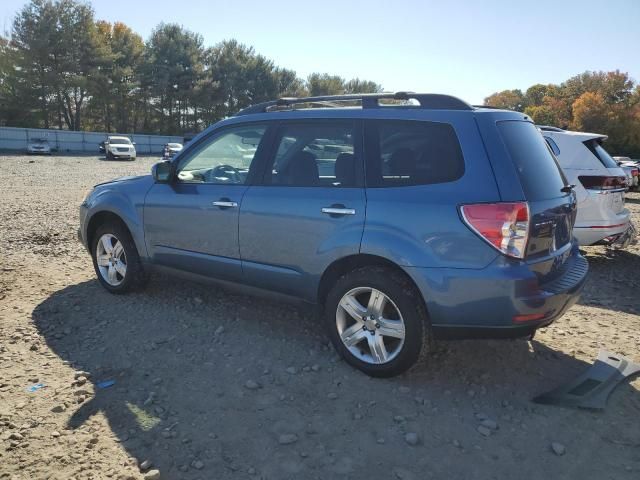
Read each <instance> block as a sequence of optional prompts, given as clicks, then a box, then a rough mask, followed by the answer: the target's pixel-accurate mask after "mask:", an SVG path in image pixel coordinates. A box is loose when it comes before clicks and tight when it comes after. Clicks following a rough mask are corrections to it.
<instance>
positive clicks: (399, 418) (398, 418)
mask: <svg viewBox="0 0 640 480" xmlns="http://www.w3.org/2000/svg"><path fill="white" fill-rule="evenodd" d="M393 421H394V422H396V423H404V421H405V418H404V417H403V416H402V415H396V416H395V417H393Z"/></svg>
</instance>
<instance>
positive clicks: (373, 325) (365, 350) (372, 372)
mask: <svg viewBox="0 0 640 480" xmlns="http://www.w3.org/2000/svg"><path fill="white" fill-rule="evenodd" d="M380 294H383V296H384V297H385V299H384V300H383V301H382V303H381V305H384V306H383V308H382V312H380V311H379V309H378V310H377V309H376V308H377V307H375V302H374V303H373V305H374V307H373V308H371V309H370V308H369V304H370V302H371V299H372V297H374V296H375V297H376V298H381V296H380ZM353 300H355V301H356V302H357V307H356V308H351V307H349V308H350V310H351V311H352V312H358V314H353V315H352V314H349V313H347V310H346V309H345V308H343V307H342V305H341V302H342V304H344V305H356V304H355V303H353ZM372 313H375V314H376V315H373V316H371V315H370V314H372ZM378 314H379V315H378ZM357 317H358V318H360V319H359V320H356V318H357ZM374 317H375V318H374ZM324 319H325V323H326V326H327V329H328V332H329V337H330V339H331V342H332V343H333V345H334V347H335V348H336V350H337V351H338V353H340V355H341V356H342V357H343V358H344V360H345V361H346V362H347V363H348V364H349V365H351V366H353V367H355V368H357V369H358V370H361V371H362V372H364V373H366V374H367V375H369V376H372V377H392V376H395V375H399V374H401V373H403V372H405V371H407V370H408V369H410V368H411V367H412V366H414V365H415V364H416V363H417V362H418V361H419V360H420V359H422V358H424V357H425V356H426V354H427V353H428V351H429V349H430V345H431V326H430V323H429V318H428V315H427V312H426V309H425V307H424V304H423V301H422V298H421V296H420V293H419V292H417V291H416V288H415V287H414V286H413V284H411V282H410V281H409V280H408V279H407V278H406V277H405V276H404V275H402V274H401V273H399V272H396V271H394V270H392V269H389V268H386V267H380V266H371V267H362V268H358V269H356V270H353V271H351V272H349V273H347V274H345V275H343V276H342V277H340V278H339V279H338V281H337V282H336V283H335V285H334V286H333V288H331V291H330V292H329V294H328V295H327V299H326V301H325V305H324ZM378 322H380V323H378ZM401 325H402V326H403V327H404V328H403V329H402V328H401ZM383 331H385V333H384V334H382V332H383ZM390 333H391V335H389V334H390ZM381 334H382V335H381ZM400 335H403V338H402V339H401V338H399V337H400ZM342 337H345V338H346V340H347V341H348V342H353V344H352V345H350V346H347V344H345V341H343V339H342ZM381 337H382V340H381ZM380 342H382V344H383V345H384V348H380ZM372 345H373V346H374V348H371V346H372ZM385 353H386V355H387V357H386V359H385Z"/></svg>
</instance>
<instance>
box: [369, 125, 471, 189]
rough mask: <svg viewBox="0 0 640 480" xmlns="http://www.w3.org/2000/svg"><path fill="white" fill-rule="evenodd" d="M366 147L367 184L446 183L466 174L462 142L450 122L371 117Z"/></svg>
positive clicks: (396, 185)
mask: <svg viewBox="0 0 640 480" xmlns="http://www.w3.org/2000/svg"><path fill="white" fill-rule="evenodd" d="M366 149H367V165H366V167H367V186H368V187H401V186H409V185H428V184H434V183H445V182H452V181H454V180H457V179H459V178H460V177H462V175H463V174H464V158H463V156H462V149H461V148H460V142H459V141H458V137H457V136H456V132H455V130H454V129H453V127H452V126H451V125H449V124H447V123H438V122H423V121H402V120H379V121H378V120H371V121H369V122H367V126H366Z"/></svg>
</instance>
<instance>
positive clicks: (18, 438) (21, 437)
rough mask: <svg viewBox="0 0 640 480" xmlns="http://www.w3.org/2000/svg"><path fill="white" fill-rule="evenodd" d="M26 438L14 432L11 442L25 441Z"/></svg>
mask: <svg viewBox="0 0 640 480" xmlns="http://www.w3.org/2000/svg"><path fill="white" fill-rule="evenodd" d="M23 439H24V437H23V436H22V434H20V433H18V432H13V433H11V434H10V435H9V440H18V441H20V440H23Z"/></svg>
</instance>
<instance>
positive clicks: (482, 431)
mask: <svg viewBox="0 0 640 480" xmlns="http://www.w3.org/2000/svg"><path fill="white" fill-rule="evenodd" d="M477 430H478V433H479V434H480V435H482V436H484V437H488V436H489V435H491V430H490V429H489V428H487V427H485V426H484V425H480V426H479V427H478V429H477Z"/></svg>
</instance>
